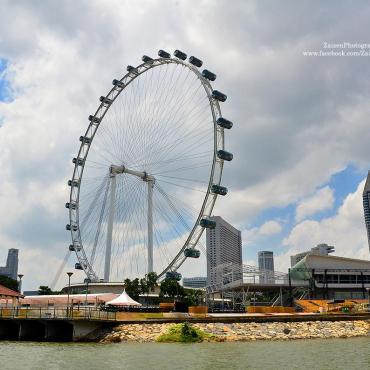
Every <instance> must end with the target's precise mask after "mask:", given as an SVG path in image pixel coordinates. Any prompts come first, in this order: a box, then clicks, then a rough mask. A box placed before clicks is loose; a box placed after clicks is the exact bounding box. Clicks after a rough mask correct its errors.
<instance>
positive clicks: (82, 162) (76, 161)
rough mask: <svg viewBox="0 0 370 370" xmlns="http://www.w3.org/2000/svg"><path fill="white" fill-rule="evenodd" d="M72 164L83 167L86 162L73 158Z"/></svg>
mask: <svg viewBox="0 0 370 370" xmlns="http://www.w3.org/2000/svg"><path fill="white" fill-rule="evenodd" d="M72 163H73V164H77V166H83V164H84V163H85V160H84V159H83V158H73V159H72Z"/></svg>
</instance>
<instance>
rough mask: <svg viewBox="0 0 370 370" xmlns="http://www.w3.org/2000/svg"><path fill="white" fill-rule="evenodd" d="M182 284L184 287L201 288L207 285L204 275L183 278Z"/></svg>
mask: <svg viewBox="0 0 370 370" xmlns="http://www.w3.org/2000/svg"><path fill="white" fill-rule="evenodd" d="M182 285H183V286H184V288H192V289H201V288H205V287H206V286H207V278H206V277H205V276H198V277H191V278H185V277H184V278H183V279H182Z"/></svg>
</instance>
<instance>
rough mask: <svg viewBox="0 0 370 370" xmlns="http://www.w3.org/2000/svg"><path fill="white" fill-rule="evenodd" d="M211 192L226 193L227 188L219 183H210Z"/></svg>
mask: <svg viewBox="0 0 370 370" xmlns="http://www.w3.org/2000/svg"><path fill="white" fill-rule="evenodd" d="M211 192H212V193H214V194H218V195H226V194H227V188H225V187H224V186H221V185H212V187H211Z"/></svg>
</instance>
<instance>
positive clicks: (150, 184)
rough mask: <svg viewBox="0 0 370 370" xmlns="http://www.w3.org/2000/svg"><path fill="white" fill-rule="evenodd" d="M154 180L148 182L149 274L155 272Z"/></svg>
mask: <svg viewBox="0 0 370 370" xmlns="http://www.w3.org/2000/svg"><path fill="white" fill-rule="evenodd" d="M153 185H154V182H153V180H149V181H148V273H149V272H153Z"/></svg>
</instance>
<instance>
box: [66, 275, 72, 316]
mask: <svg viewBox="0 0 370 370" xmlns="http://www.w3.org/2000/svg"><path fill="white" fill-rule="evenodd" d="M67 275H68V298H67V317H69V294H70V290H71V276H72V275H73V272H67Z"/></svg>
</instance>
